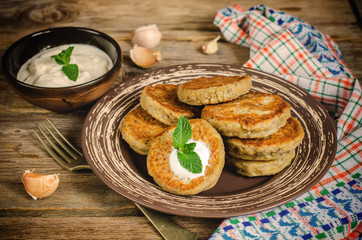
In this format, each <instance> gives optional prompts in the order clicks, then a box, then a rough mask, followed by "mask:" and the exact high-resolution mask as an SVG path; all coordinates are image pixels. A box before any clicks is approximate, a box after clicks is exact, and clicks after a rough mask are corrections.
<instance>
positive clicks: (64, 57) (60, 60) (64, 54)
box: [51, 46, 79, 82]
mask: <svg viewBox="0 0 362 240" xmlns="http://www.w3.org/2000/svg"><path fill="white" fill-rule="evenodd" d="M73 49H74V47H73V46H72V47H68V48H67V49H65V50H63V51H61V52H60V53H59V54H58V55H53V56H51V58H54V60H55V62H56V63H57V64H59V65H63V67H62V72H63V73H64V74H65V76H67V77H68V78H69V79H70V80H72V81H74V82H75V81H77V78H78V76H79V69H78V65H77V64H69V63H70V56H71V55H72V52H73Z"/></svg>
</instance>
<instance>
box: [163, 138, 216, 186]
mask: <svg viewBox="0 0 362 240" xmlns="http://www.w3.org/2000/svg"><path fill="white" fill-rule="evenodd" d="M192 142H195V143H196V147H195V149H194V151H195V152H196V153H197V154H198V155H199V157H200V159H201V163H202V172H201V173H192V172H189V171H188V170H187V169H185V168H184V167H183V166H181V164H180V162H179V160H178V158H177V150H176V149H173V150H172V152H171V154H170V167H171V170H172V172H173V174H175V175H176V176H177V177H179V178H188V179H194V178H198V177H200V176H204V175H205V169H206V166H207V165H208V164H209V158H210V149H209V148H208V147H207V145H206V143H204V142H202V141H194V140H192V139H191V140H189V141H188V142H187V143H192Z"/></svg>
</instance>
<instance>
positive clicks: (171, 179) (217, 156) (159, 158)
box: [147, 119, 225, 195]
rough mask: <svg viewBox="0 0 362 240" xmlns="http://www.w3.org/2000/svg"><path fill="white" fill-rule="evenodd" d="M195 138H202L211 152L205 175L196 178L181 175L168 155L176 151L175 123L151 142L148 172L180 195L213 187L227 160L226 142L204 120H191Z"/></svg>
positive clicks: (160, 184)
mask: <svg viewBox="0 0 362 240" xmlns="http://www.w3.org/2000/svg"><path fill="white" fill-rule="evenodd" d="M190 124H191V127H192V139H193V140H195V141H199V140H201V141H203V142H204V143H205V144H206V145H207V146H208V147H209V149H210V152H211V155H210V158H209V162H208V165H207V166H206V169H205V175H204V176H200V177H197V178H195V179H185V178H179V177H177V176H176V175H174V173H173V172H172V170H171V167H170V163H169V156H170V154H171V152H172V150H173V142H172V134H173V131H174V129H175V127H176V126H175V125H173V126H170V127H169V128H168V129H167V130H166V131H165V132H164V133H162V134H161V135H159V136H158V137H156V138H155V140H154V141H153V142H152V145H151V148H150V151H149V153H148V156H147V169H148V173H149V174H150V175H151V176H152V177H153V179H154V180H155V182H156V183H157V184H158V185H159V186H161V187H162V188H163V189H164V190H166V191H168V192H171V193H174V194H178V195H194V194H197V193H199V192H201V191H205V190H207V189H209V188H211V187H213V186H214V185H215V184H216V182H217V180H218V179H219V177H220V175H221V172H222V169H223V167H224V162H225V150H224V144H223V141H222V138H221V136H220V134H219V133H218V132H217V131H216V130H215V129H214V128H213V127H212V126H211V125H210V124H209V123H208V122H207V121H205V120H203V119H192V120H190Z"/></svg>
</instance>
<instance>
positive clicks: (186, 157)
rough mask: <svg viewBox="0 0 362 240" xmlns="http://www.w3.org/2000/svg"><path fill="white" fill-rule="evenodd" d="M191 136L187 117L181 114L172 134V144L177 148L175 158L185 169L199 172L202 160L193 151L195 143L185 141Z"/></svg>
mask: <svg viewBox="0 0 362 240" xmlns="http://www.w3.org/2000/svg"><path fill="white" fill-rule="evenodd" d="M191 136H192V129H191V124H190V122H189V120H187V118H185V117H183V116H181V117H180V118H179V119H178V123H177V126H176V129H175V130H174V132H173V135H172V140H173V146H174V147H175V149H176V150H177V159H178V160H179V162H180V164H181V166H182V167H184V168H185V169H186V170H187V171H189V172H191V173H201V172H202V162H201V159H200V156H199V155H198V154H197V153H196V152H194V149H195V147H196V143H195V142H193V143H187V142H188V141H189V140H190V139H191Z"/></svg>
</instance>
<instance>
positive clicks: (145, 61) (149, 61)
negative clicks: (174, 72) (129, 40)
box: [129, 44, 162, 68]
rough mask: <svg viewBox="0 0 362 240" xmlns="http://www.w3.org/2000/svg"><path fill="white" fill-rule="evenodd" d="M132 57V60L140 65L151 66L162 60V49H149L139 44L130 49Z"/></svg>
mask: <svg viewBox="0 0 362 240" xmlns="http://www.w3.org/2000/svg"><path fill="white" fill-rule="evenodd" d="M129 53H130V57H131V59H132V61H133V62H134V63H135V64H136V65H137V66H139V67H142V68H149V67H152V66H153V65H155V64H156V63H158V62H159V61H161V60H162V55H161V52H160V51H153V50H149V49H147V48H144V47H140V46H138V45H137V44H135V45H134V46H133V48H132V49H131V50H130V52H129Z"/></svg>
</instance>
